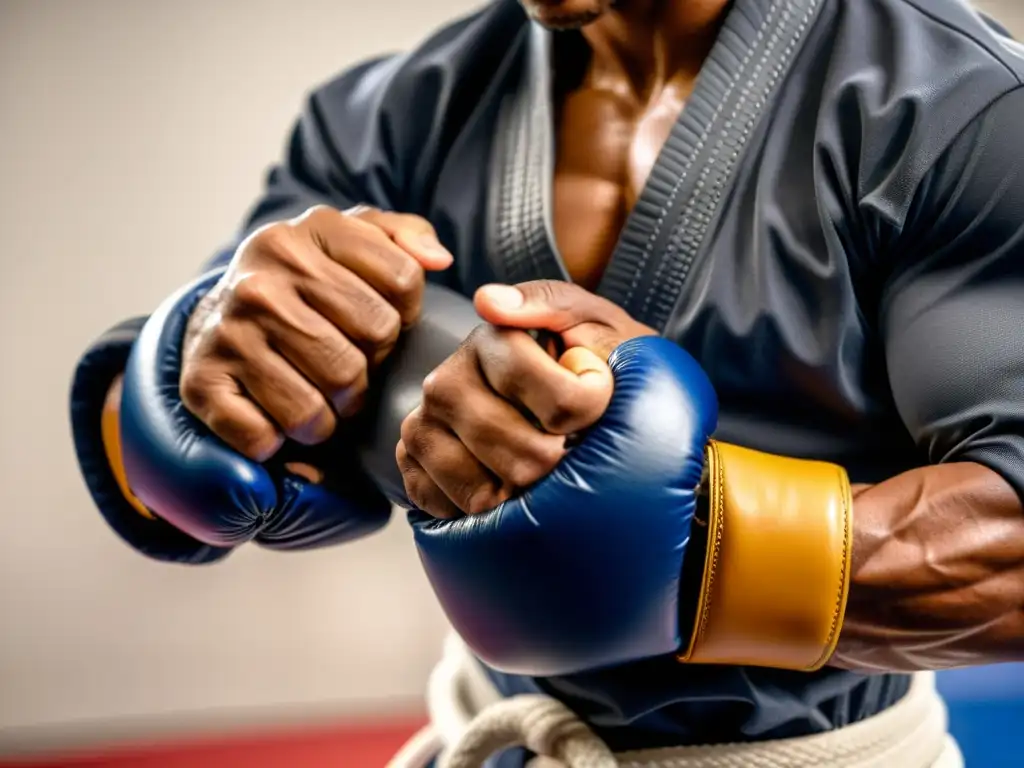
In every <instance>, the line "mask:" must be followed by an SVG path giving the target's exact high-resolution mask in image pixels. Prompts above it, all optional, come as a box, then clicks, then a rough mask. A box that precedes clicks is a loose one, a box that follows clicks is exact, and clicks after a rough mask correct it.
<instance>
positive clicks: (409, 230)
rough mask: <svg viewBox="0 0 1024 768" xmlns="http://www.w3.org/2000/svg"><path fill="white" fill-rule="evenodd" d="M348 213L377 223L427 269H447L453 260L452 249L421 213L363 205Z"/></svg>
mask: <svg viewBox="0 0 1024 768" xmlns="http://www.w3.org/2000/svg"><path fill="white" fill-rule="evenodd" d="M349 213H350V215H353V216H357V217H358V218H360V219H363V220H364V221H368V222H370V223H372V224H375V225H376V226H378V227H380V228H381V229H382V230H384V232H386V233H387V235H388V237H390V238H391V239H392V240H393V241H394V242H395V243H397V244H398V245H400V246H402V248H404V249H405V250H406V251H407V252H408V253H409V254H410V255H412V256H413V257H414V258H415V259H416V260H417V261H418V262H419V263H420V265H421V266H422V267H423V268H424V269H426V270H427V271H435V270H443V269H448V267H450V266H451V265H452V262H453V261H454V260H455V257H454V256H452V254H451V252H450V251H449V250H448V249H447V248H445V247H444V246H443V245H442V244H441V240H440V239H439V238H438V236H437V231H436V230H435V229H434V225H433V224H431V223H430V222H429V221H427V220H426V219H424V218H422V217H421V216H414V215H413V214H408V213H391V212H389V211H381V210H378V209H376V208H368V207H366V206H361V207H359V208H358V209H354V210H352V211H350V212H349Z"/></svg>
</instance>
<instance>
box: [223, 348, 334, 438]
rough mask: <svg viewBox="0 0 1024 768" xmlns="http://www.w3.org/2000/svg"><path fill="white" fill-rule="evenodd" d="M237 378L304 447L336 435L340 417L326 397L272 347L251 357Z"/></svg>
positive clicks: (248, 357)
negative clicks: (335, 429)
mask: <svg viewBox="0 0 1024 768" xmlns="http://www.w3.org/2000/svg"><path fill="white" fill-rule="evenodd" d="M235 377H236V378H237V379H238V381H239V382H240V383H241V384H242V386H243V387H244V388H245V390H246V391H247V392H248V393H249V395H250V396H251V397H252V399H253V400H254V401H255V402H256V403H257V404H259V405H260V407H262V408H263V410H264V411H266V412H267V415H268V416H270V418H271V419H273V420H274V423H276V424H277V425H278V427H279V428H280V430H281V431H282V432H283V433H284V434H285V435H287V436H288V437H289V438H291V439H292V440H294V441H296V442H297V443H301V444H302V445H317V444H319V443H322V442H324V441H325V440H327V438H329V437H330V436H331V435H332V434H333V433H334V428H335V426H336V424H337V418H336V416H335V414H334V410H333V409H332V408H331V406H330V405H329V404H328V402H327V400H326V399H324V396H323V395H322V394H321V393H320V392H319V391H318V390H317V389H316V387H314V386H313V385H312V384H311V383H310V382H309V381H308V380H307V379H306V378H305V377H304V376H302V374H300V373H299V372H298V371H297V370H296V369H295V367H294V366H292V365H291V364H290V363H289V362H288V361H287V360H285V359H284V358H283V357H281V356H280V355H279V354H278V353H277V352H275V351H274V350H271V349H269V348H267V349H264V350H262V352H261V353H260V354H252V355H249V356H247V357H246V358H245V359H244V360H243V361H241V364H240V365H239V366H238V370H237V371H236V372H235Z"/></svg>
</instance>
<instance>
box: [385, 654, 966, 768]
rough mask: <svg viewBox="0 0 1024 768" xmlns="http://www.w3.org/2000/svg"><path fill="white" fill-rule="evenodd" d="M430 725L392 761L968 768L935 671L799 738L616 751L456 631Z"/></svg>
mask: <svg viewBox="0 0 1024 768" xmlns="http://www.w3.org/2000/svg"><path fill="white" fill-rule="evenodd" d="M427 705H428V709H429V712H430V721H431V722H430V725H429V726H427V727H426V728H424V729H423V730H422V731H420V732H419V733H418V734H416V736H414V737H413V739H412V740H410V741H409V743H407V744H406V745H405V747H403V749H402V751H401V752H399V754H398V755H396V756H395V757H394V758H393V759H392V760H391V762H390V763H389V764H388V768H426V766H428V765H429V764H430V763H431V761H432V760H434V759H437V768H481V766H483V765H484V763H485V762H486V761H487V759H488V758H489V757H491V756H492V755H494V754H496V753H498V752H500V751H502V750H504V749H508V748H510V747H517V746H522V747H526V748H527V749H528V750H530V751H531V752H533V753H534V754H537V755H540V756H541V757H540V758H538V762H537V764H538V766H539V765H544V766H552V768H555V767H556V766H562V767H564V768H749V767H753V766H756V768H812V766H813V767H818V766H829V767H830V768H875V767H877V768H962V766H963V757H962V756H961V755H960V750H959V749H958V748H957V746H956V742H954V741H953V739H952V738H951V737H950V736H949V735H948V733H947V729H946V725H947V722H946V707H945V705H944V704H943V702H942V698H941V697H940V696H939V694H938V692H937V690H936V688H935V675H934V674H932V673H920V674H917V675H915V676H914V680H913V682H912V683H911V686H910V690H909V692H908V693H907V695H906V696H904V697H903V698H902V699H901V700H900V701H899V702H897V703H896V704H895V705H894V706H892V707H890V708H889V709H886V710H885V711H883V712H880V713H878V714H877V715H874V716H873V717H869V718H867V719H865V720H861V721H860V722H857V723H854V724H853V725H849V726H846V727H845V728H839V729H836V730H834V731H829V732H827V733H821V734H816V735H813V736H805V737H801V738H793V739H776V740H772V741H760V742H748V743H740V744H715V745H707V746H694V747H673V748H669V749H652V750H641V751H637V752H624V753H619V754H613V753H612V751H611V750H610V749H609V748H608V745H606V744H605V743H604V742H603V741H601V739H599V738H598V737H597V735H595V734H594V732H593V731H591V730H590V728H588V727H587V725H586V724H585V723H584V722H583V721H582V720H580V719H579V718H578V717H577V716H576V715H575V714H573V712H572V711H570V710H569V709H568V708H567V707H566V706H565V705H564V704H562V703H560V702H558V701H556V700H555V699H553V698H551V697H549V696H544V695H523V696H514V697H512V698H508V699H503V698H501V696H500V694H499V693H498V692H497V691H496V690H495V689H494V686H493V685H492V684H491V682H490V680H488V679H487V676H486V675H485V674H484V672H483V670H482V668H481V667H480V664H479V662H477V661H476V659H474V658H473V657H472V655H470V653H469V652H468V651H467V650H466V648H465V646H464V645H463V644H462V642H461V641H460V640H458V638H455V637H452V638H449V640H448V642H446V644H445V650H444V656H443V657H442V659H441V661H440V663H438V665H437V666H436V667H435V668H434V671H433V673H432V674H431V676H430V683H429V685H428V689H427Z"/></svg>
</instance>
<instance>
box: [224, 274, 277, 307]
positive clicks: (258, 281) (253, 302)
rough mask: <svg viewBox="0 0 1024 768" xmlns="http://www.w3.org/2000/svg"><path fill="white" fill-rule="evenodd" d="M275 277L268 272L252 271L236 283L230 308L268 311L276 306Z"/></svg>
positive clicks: (230, 300) (232, 291)
mask: <svg viewBox="0 0 1024 768" xmlns="http://www.w3.org/2000/svg"><path fill="white" fill-rule="evenodd" d="M274 283H275V279H274V277H273V276H272V275H270V274H268V273H266V272H252V273H250V274H248V275H245V276H244V277H242V278H241V279H240V280H239V281H238V282H237V283H235V284H234V286H233V287H232V290H231V297H230V299H229V302H228V304H229V309H230V310H234V311H242V312H253V311H258V312H266V311H270V310H272V309H273V308H274V300H273V293H274Z"/></svg>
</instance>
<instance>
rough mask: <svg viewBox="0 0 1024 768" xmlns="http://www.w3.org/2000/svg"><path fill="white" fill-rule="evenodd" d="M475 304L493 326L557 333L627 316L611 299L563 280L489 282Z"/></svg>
mask: <svg viewBox="0 0 1024 768" xmlns="http://www.w3.org/2000/svg"><path fill="white" fill-rule="evenodd" d="M473 303H474V306H475V307H476V311H477V313H478V314H479V315H480V317H482V318H483V319H484V320H485V321H487V322H488V323H491V324H493V325H499V326H505V327H508V328H525V329H546V330H549V331H554V332H556V333H564V332H565V331H567V330H569V329H570V328H572V327H574V326H576V325H579V324H580V323H587V322H596V323H602V324H613V323H615V322H616V321H619V320H621V316H622V315H624V313H623V311H622V309H620V308H619V307H618V306H616V305H615V304H612V303H611V302H610V301H608V300H606V299H603V298H601V297H600V296H596V295H595V294H593V293H590V292H589V291H587V290H585V289H583V288H580V287H579V286H578V285H574V284H573V283H567V282H563V281H560V280H534V281H532V282H528V283H519V284H518V285H514V286H513V285H501V284H491V285H485V286H483V287H481V288H480V289H478V290H477V292H476V295H475V296H474V297H473Z"/></svg>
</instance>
